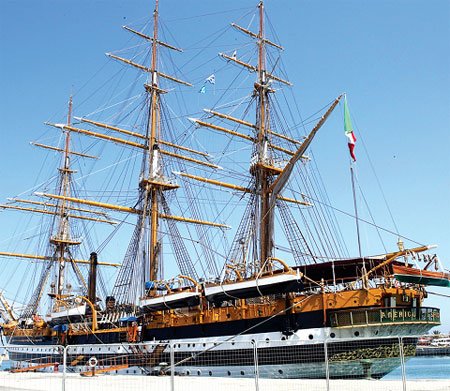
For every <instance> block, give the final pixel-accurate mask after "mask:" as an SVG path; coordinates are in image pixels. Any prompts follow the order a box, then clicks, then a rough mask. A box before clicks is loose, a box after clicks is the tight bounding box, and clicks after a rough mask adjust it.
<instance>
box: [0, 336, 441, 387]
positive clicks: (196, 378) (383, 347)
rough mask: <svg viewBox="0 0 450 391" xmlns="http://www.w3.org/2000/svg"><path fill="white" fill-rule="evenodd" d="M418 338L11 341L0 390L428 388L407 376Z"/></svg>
mask: <svg viewBox="0 0 450 391" xmlns="http://www.w3.org/2000/svg"><path fill="white" fill-rule="evenodd" d="M415 343H416V339H415V338H412V337H411V338H397V337H382V338H376V339H374V338H371V339H361V338H354V339H348V340H343V339H336V340H333V339H330V340H327V341H326V342H325V343H323V342H320V343H319V342H317V341H315V340H314V338H311V339H308V340H299V339H297V338H296V337H295V336H292V337H290V338H286V339H285V340H282V341H274V340H270V339H269V338H267V339H266V340H263V341H256V342H255V341H253V340H252V341H245V340H243V338H242V337H241V340H237V339H236V340H228V341H223V340H222V341H221V340H219V339H218V340H217V342H202V341H201V340H196V341H195V342H179V343H169V342H166V343H162V342H158V343H156V342H155V343H151V342H148V343H140V344H102V345H79V346H76V345H70V346H66V347H63V346H55V345H51V346H45V345H24V346H14V347H12V346H10V347H8V351H9V358H10V361H9V363H10V367H9V368H7V369H5V368H4V366H3V368H4V370H3V371H1V372H0V390H11V391H19V390H27V391H30V390H39V391H49V390H52V391H53V390H55V391H58V390H63V391H81V390H83V391H85V390H86V391H90V390H96V391H98V390H108V391H114V390H116V389H117V390H119V389H120V390H123V389H126V390H128V391H135V390H136V391H138V390H139V391H141V390H144V389H157V390H159V391H174V390H183V391H191V390H192V391H194V390H195V391H199V390H208V391H221V390H244V389H245V390H248V391H251V390H257V391H269V390H270V391H272V390H277V391H294V390H295V391H300V390H305V389H308V390H309V391H319V390H320V391H321V390H324V391H325V390H326V391H334V390H350V391H351V390H358V391H360V390H362V389H369V388H370V390H371V391H377V390H380V391H381V390H392V391H397V390H398V391H406V390H408V391H412V390H420V389H422V388H417V387H418V386H417V381H414V382H413V381H409V380H408V379H409V374H408V372H407V370H406V366H405V363H406V362H407V361H408V360H409V359H410V358H411V357H413V356H414V355H415ZM4 364H5V363H4ZM390 373H391V375H389V376H388V377H387V379H386V378H385V375H387V374H390ZM392 373H395V374H396V375H395V376H392ZM389 379H392V380H389ZM427 389H429V388H427ZM436 389H439V388H436ZM443 389H445V388H443Z"/></svg>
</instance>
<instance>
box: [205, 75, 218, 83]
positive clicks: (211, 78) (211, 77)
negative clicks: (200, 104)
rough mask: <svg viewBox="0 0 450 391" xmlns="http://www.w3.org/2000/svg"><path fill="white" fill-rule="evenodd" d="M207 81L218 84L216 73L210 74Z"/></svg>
mask: <svg viewBox="0 0 450 391" xmlns="http://www.w3.org/2000/svg"><path fill="white" fill-rule="evenodd" d="M205 82H208V83H211V84H216V75H215V74H214V73H213V74H212V75H209V76H208V77H207V78H206V80H205Z"/></svg>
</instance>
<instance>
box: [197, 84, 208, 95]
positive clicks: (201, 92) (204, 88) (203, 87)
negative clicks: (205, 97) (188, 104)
mask: <svg viewBox="0 0 450 391" xmlns="http://www.w3.org/2000/svg"><path fill="white" fill-rule="evenodd" d="M198 93H199V94H205V93H206V86H205V85H204V84H203V85H202V88H200V89H199V90H198Z"/></svg>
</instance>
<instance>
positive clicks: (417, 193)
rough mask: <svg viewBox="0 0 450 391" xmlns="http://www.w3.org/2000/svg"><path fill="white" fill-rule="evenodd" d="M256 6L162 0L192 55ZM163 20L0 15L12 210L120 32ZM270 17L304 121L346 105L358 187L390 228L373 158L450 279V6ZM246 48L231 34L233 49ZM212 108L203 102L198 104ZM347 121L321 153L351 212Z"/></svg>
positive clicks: (7, 7)
mask: <svg viewBox="0 0 450 391" xmlns="http://www.w3.org/2000/svg"><path fill="white" fill-rule="evenodd" d="M255 5H256V1H248V0H244V1H243V0H239V1H238V0H228V1H226V2H223V1H193V0H187V1H174V0H167V1H166V0H162V1H161V8H160V10H161V14H162V18H163V21H164V23H165V27H167V29H168V30H170V31H171V33H172V34H173V35H174V37H176V41H177V44H179V45H180V46H182V47H188V48H189V47H192V44H193V42H196V41H198V39H199V37H205V35H206V34H207V32H208V31H211V32H214V31H217V30H218V29H219V28H220V27H223V26H225V25H226V23H228V22H231V21H235V20H237V19H238V18H239V17H240V16H241V15H243V14H245V13H247V12H249V10H250V9H251V8H252V7H254V6H255ZM152 9H153V4H152V2H149V1H133V0H131V1H127V2H123V1H115V0H109V1H86V0H80V1H77V2H73V1H57V0H54V1H49V0H42V1H40V2H34V1H26V0H25V1H21V2H17V1H8V0H3V1H2V2H0V14H1V15H2V21H1V23H0V51H1V56H0V67H1V68H0V69H1V72H0V97H1V105H0V118H1V124H0V132H1V136H2V137H1V145H2V153H1V154H0V178H1V186H0V199H2V200H5V199H6V198H7V197H10V196H14V195H16V194H20V193H22V192H23V191H25V190H26V189H28V188H30V187H31V186H32V185H33V184H34V183H35V182H34V177H35V176H36V174H37V173H38V171H39V170H38V167H40V165H41V163H40V162H39V159H40V158H42V154H41V153H40V152H39V151H35V150H33V149H32V148H31V147H30V146H29V145H28V142H29V141H31V140H36V139H39V138H41V137H42V136H43V137H46V136H47V135H48V133H47V132H49V130H48V129H46V127H45V126H44V125H43V122H45V121H46V120H54V121H55V122H57V121H61V120H62V119H63V118H64V113H65V110H66V102H67V97H68V95H69V94H70V92H71V91H75V96H76V102H77V103H78V104H79V105H80V106H81V102H82V100H84V98H86V97H88V96H89V92H88V91H89V90H90V87H91V86H93V87H94V88H96V87H97V85H96V84H95V83H96V82H95V78H93V76H94V75H99V73H100V74H102V72H103V66H104V64H105V63H106V62H107V59H106V57H105V56H104V55H103V53H105V52H108V51H113V50H118V49H121V48H122V47H126V46H127V45H128V42H129V38H130V37H129V34H127V33H126V32H124V31H123V30H122V29H121V28H120V27H121V26H122V25H123V24H131V25H136V26H139V25H140V24H142V23H143V21H145V20H146V19H148V18H149V17H150V15H151V12H152ZM266 9H267V12H268V13H269V15H270V21H271V23H272V24H273V26H275V29H276V33H277V36H278V38H279V40H280V41H281V43H282V44H283V45H284V47H285V49H286V51H285V53H284V56H283V62H284V67H285V69H286V71H287V73H288V75H289V79H290V80H291V81H292V82H293V83H294V85H295V87H294V89H293V91H294V94H295V97H296V99H297V101H298V102H299V106H300V108H301V112H302V115H303V116H304V117H307V116H308V115H309V114H311V113H313V112H315V111H316V110H317V109H318V108H321V107H322V106H323V105H324V104H325V103H327V102H329V101H331V100H332V99H333V98H334V97H336V96H337V95H338V94H339V93H341V92H346V93H347V94H348V99H349V104H350V110H351V112H352V116H353V119H354V124H355V125H356V128H357V129H356V135H357V137H358V143H357V147H356V154H357V156H358V177H359V181H360V184H361V186H362V187H363V188H364V189H365V194H366V196H367V197H368V199H369V200H370V203H371V205H372V206H373V211H374V212H375V213H376V214H377V216H378V214H379V215H384V216H385V217H380V220H379V221H378V222H379V224H380V225H382V226H386V227H387V228H389V229H392V224H391V222H390V218H389V216H388V212H387V211H386V208H385V205H384V201H383V200H382V195H381V194H380V192H379V189H378V187H377V186H376V182H375V180H374V177H373V175H372V172H371V166H370V164H369V161H368V159H367V156H366V152H365V150H364V146H365V147H367V150H368V151H369V154H370V159H371V161H372V164H373V166H374V167H375V171H376V173H377V176H378V178H379V180H380V182H381V184H382V188H383V192H384V194H385V196H386V199H387V200H388V203H389V206H390V208H391V211H392V214H393V215H394V218H395V222H396V224H397V226H398V228H399V230H400V232H401V233H402V234H403V235H405V236H407V237H410V238H412V239H414V240H416V241H418V242H420V243H428V244H437V245H438V246H439V247H438V249H437V253H438V254H439V256H440V258H441V259H442V261H443V263H444V264H445V265H446V267H447V268H450V243H449V237H450V223H449V222H450V212H449V211H450V208H449V199H450V155H449V153H448V151H449V147H450V129H449V124H450V72H449V70H450V43H449V42H450V40H449V37H450V23H449V20H450V2H448V1H447V0H434V1H424V0H423V1H417V0H408V1H406V0H398V1H377V2H369V1H358V0H346V1H325V0H323V1H322V0H317V1H293V0H290V1H288V0H279V1H274V0H273V1H271V0H267V2H266ZM199 15H201V16H200V17H199ZM236 35H237V33H232V32H228V36H229V37H230V39H232V40H233V39H235V36H236ZM168 38H169V39H170V38H171V37H170V36H168ZM240 38H241V37H240ZM217 51H221V48H217ZM186 55H187V56H189V55H191V56H192V52H189V51H186ZM187 68H189V67H187ZM213 71H215V68H214V67H211V72H213ZM98 72H99V73H98ZM205 72H208V71H207V70H206V71H205ZM219 76H220V75H219V74H218V75H217V77H218V80H217V85H218V88H219V86H220V79H219ZM77 94H78V97H77ZM209 98H211V97H208V96H205V97H203V96H202V97H201V99H202V102H199V104H200V103H201V104H204V105H207V104H208V102H207V100H208V99H209ZM195 99H197V98H195ZM198 99H200V98H198ZM80 108H81V107H80ZM81 111H82V110H81ZM78 114H79V115H81V114H83V112H81V113H78ZM341 117H342V116H341V115H340V114H339V113H338V114H337V115H335V116H334V117H333V118H331V119H330V124H329V127H328V128H324V130H323V133H320V134H319V136H318V138H317V140H316V141H315V144H314V145H313V148H314V153H315V156H319V157H317V159H318V164H319V166H320V168H321V173H322V175H323V178H324V180H325V182H326V183H327V187H328V188H329V189H330V196H331V198H332V200H333V201H334V202H335V204H336V205H337V206H338V207H340V208H342V209H345V210H347V211H350V212H351V211H352V209H351V208H352V204H351V194H350V193H349V186H350V183H349V177H348V161H347V156H346V149H345V148H346V145H345V138H344V136H343V134H342V135H341V133H340V132H341V130H342V125H341V122H342V118H341ZM331 134H334V135H336V137H334V136H333V137H331ZM363 144H364V145H363ZM0 219H1V221H2V223H1V224H0V234H1V236H3V237H5V236H6V237H9V235H10V224H9V220H7V221H8V223H7V224H5V219H12V217H11V214H8V215H7V214H5V213H2V214H0ZM11 221H12V220H11ZM347 234H348V235H352V234H354V233H352V232H351V231H349V232H348V233H347ZM395 241H396V238H393V239H392V242H391V243H390V244H391V245H392V246H395ZM369 242H370V238H369V239H367V238H364V240H363V248H364V249H366V250H367V252H369V253H376V252H377V248H376V247H371V244H370V243H369ZM2 262H3V261H2ZM430 290H432V291H436V292H441V293H445V292H446V294H449V292H448V290H447V291H445V290H442V289H430ZM447 303H448V299H444V298H438V297H436V296H431V297H430V299H429V301H428V305H431V306H433V305H436V306H440V307H441V308H442V317H443V323H444V325H443V326H442V329H443V330H445V331H450V311H449V310H448V305H446V304H447Z"/></svg>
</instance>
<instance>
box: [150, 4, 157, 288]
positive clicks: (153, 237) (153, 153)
mask: <svg viewBox="0 0 450 391" xmlns="http://www.w3.org/2000/svg"><path fill="white" fill-rule="evenodd" d="M158 5H159V4H158V0H156V3H155V10H154V12H153V45H152V62H151V78H152V80H151V86H152V88H151V104H150V113H149V122H150V142H149V158H150V162H149V168H150V172H149V174H150V180H151V179H154V178H155V177H157V176H159V175H160V167H159V146H158V143H157V136H159V134H158V135H157V127H158V123H159V121H158V117H159V89H158V79H157V77H158V75H157V73H156V67H157V47H158V45H157V42H158ZM158 138H159V137H158ZM147 186H148V187H147V192H148V191H150V193H149V196H150V202H151V211H150V243H149V255H150V264H149V273H150V275H149V277H150V281H154V280H156V277H157V274H158V269H159V262H158V248H159V244H158V223H159V221H158V188H157V186H155V185H151V184H150V183H148V184H147Z"/></svg>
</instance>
